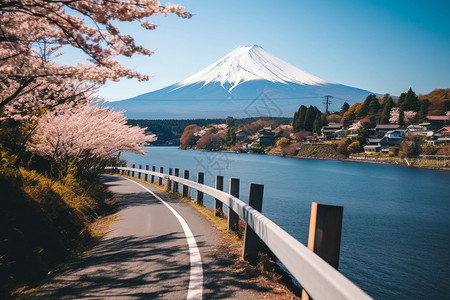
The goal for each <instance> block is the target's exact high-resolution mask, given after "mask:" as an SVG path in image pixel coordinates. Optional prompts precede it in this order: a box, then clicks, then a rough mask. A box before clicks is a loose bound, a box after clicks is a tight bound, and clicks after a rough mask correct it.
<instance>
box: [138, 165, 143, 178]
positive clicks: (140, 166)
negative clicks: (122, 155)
mask: <svg viewBox="0 0 450 300" xmlns="http://www.w3.org/2000/svg"><path fill="white" fill-rule="evenodd" d="M141 169H142V165H139V170H141ZM138 179H141V172H138Z"/></svg>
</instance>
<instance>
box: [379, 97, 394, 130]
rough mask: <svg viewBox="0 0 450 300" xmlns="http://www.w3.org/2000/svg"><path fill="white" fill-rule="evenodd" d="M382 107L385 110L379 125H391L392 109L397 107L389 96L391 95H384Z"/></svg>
mask: <svg viewBox="0 0 450 300" xmlns="http://www.w3.org/2000/svg"><path fill="white" fill-rule="evenodd" d="M381 106H382V107H383V109H382V111H381V114H380V117H379V119H378V123H379V124H389V118H390V112H391V109H392V108H393V107H395V104H394V100H392V97H391V96H389V94H386V95H384V97H383V102H382V104H381Z"/></svg>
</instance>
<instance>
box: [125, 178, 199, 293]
mask: <svg viewBox="0 0 450 300" xmlns="http://www.w3.org/2000/svg"><path fill="white" fill-rule="evenodd" d="M125 179H127V180H129V181H131V182H133V183H135V184H137V185H139V186H140V187H142V188H143V189H144V190H146V191H147V192H149V193H150V194H152V195H153V196H154V197H155V198H156V199H158V200H159V201H161V203H162V204H164V205H165V206H166V207H167V208H168V209H169V210H170V211H171V212H172V213H173V214H174V215H175V217H176V218H177V219H178V221H179V222H180V224H181V227H182V228H183V231H184V235H185V236H186V241H187V244H188V247H189V256H190V261H191V274H190V277H189V290H188V294H187V297H186V299H189V300H191V299H202V294H203V265H202V257H201V256H200V251H199V250H198V247H197V242H196V241H195V237H194V235H193V234H192V231H191V229H190V228H189V225H188V224H187V223H186V221H185V220H184V219H183V217H182V216H181V215H180V214H179V213H178V212H177V211H176V210H175V209H173V207H172V206H170V205H169V204H168V203H167V202H165V201H164V200H163V199H161V198H160V197H159V196H158V195H156V194H155V193H154V192H152V191H151V190H149V189H148V188H146V187H145V186H143V185H142V184H140V183H138V182H136V181H134V180H131V179H129V178H125Z"/></svg>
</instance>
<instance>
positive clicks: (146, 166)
mask: <svg viewBox="0 0 450 300" xmlns="http://www.w3.org/2000/svg"><path fill="white" fill-rule="evenodd" d="M145 171H148V165H145ZM144 181H148V174H147V173H145V175H144Z"/></svg>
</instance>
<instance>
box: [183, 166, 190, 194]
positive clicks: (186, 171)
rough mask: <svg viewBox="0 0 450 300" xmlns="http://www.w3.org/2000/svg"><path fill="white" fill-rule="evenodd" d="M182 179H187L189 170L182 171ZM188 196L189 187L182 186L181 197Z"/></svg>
mask: <svg viewBox="0 0 450 300" xmlns="http://www.w3.org/2000/svg"><path fill="white" fill-rule="evenodd" d="M183 178H184V179H189V170H184V174H183ZM188 196H189V187H188V186H187V185H185V184H183V197H184V198H187V197H188Z"/></svg>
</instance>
